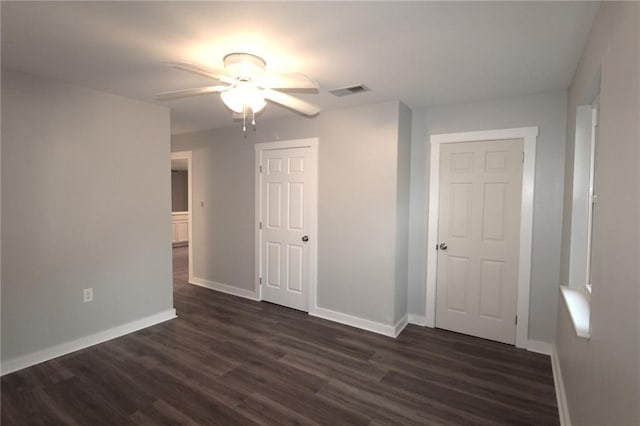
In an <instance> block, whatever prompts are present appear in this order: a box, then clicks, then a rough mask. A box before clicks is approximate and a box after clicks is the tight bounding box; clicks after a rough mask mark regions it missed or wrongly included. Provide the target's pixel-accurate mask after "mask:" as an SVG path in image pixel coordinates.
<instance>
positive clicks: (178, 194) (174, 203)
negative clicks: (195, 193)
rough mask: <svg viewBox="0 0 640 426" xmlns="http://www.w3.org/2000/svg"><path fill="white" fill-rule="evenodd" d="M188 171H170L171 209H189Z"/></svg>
mask: <svg viewBox="0 0 640 426" xmlns="http://www.w3.org/2000/svg"><path fill="white" fill-rule="evenodd" d="M188 177H189V173H188V172H186V171H184V170H172V171H171V211H174V212H186V211H188V210H189V180H188Z"/></svg>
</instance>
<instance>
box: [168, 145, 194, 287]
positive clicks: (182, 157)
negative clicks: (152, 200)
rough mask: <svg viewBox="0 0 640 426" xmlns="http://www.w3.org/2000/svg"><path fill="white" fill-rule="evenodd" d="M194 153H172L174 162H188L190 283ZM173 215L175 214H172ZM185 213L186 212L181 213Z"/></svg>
mask: <svg viewBox="0 0 640 426" xmlns="http://www.w3.org/2000/svg"><path fill="white" fill-rule="evenodd" d="M192 156H193V155H192V152H191V151H177V152H172V153H171V159H172V160H187V207H188V209H189V210H187V213H188V215H187V217H188V218H189V223H188V231H187V232H188V234H189V248H188V250H189V281H191V280H192V279H193V197H192V193H191V192H192V190H193V185H192V182H193V167H192ZM172 213H173V212H172ZM181 213H184V212H181Z"/></svg>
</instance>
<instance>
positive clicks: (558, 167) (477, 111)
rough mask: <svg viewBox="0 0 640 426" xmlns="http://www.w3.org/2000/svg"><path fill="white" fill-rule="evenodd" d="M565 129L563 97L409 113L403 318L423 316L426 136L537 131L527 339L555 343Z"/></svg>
mask: <svg viewBox="0 0 640 426" xmlns="http://www.w3.org/2000/svg"><path fill="white" fill-rule="evenodd" d="M565 125H566V92H556V93H544V94H538V95H530V96H523V97H515V98H505V99H498V100H492V101H484V102H475V103H470V104H462V105H454V106H445V107H439V108H429V109H421V110H416V111H414V112H413V136H412V138H413V140H412V146H411V212H410V239H409V313H412V314H415V315H425V302H426V301H425V299H426V295H425V280H426V258H427V212H428V201H427V200H428V198H427V190H428V188H429V179H428V173H429V171H428V164H429V148H430V147H429V142H428V140H429V136H430V135H431V134H438V133H453V132H465V131H477V130H491V129H502V128H512V127H528V126H538V127H539V130H540V132H539V135H538V143H537V152H536V179H535V200H534V212H533V253H532V271H531V295H530V297H531V298H530V318H529V339H534V340H540V341H544V342H549V343H552V342H554V340H555V327H556V307H557V298H558V285H559V284H558V274H559V268H560V260H559V259H560V234H561V226H562V197H563V177H564V150H565Z"/></svg>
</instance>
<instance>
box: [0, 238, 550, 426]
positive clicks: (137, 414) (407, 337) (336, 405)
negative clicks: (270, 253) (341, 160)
mask: <svg viewBox="0 0 640 426" xmlns="http://www.w3.org/2000/svg"><path fill="white" fill-rule="evenodd" d="M186 252H187V248H186V247H183V248H176V249H174V255H175V258H174V263H175V264H174V271H175V283H174V289H175V307H176V309H177V312H178V318H177V319H175V320H172V321H169V322H166V323H163V324H160V325H157V326H154V327H151V328H148V329H145V330H142V331H140V332H137V333H134V334H130V335H127V336H124V337H121V338H119V339H115V340H112V341H109V342H106V343H103V344H100V345H97V346H94V347H91V348H88V349H85V350H82V351H79V352H75V353H73V354H69V355H67V356H64V357H60V358H57V359H55V360H52V361H49V362H46V363H43V364H40V365H37V366H34V367H31V368H28V369H25V370H22V371H19V372H16V373H13V374H10V375H7V376H4V377H3V378H2V382H1V383H2V386H1V393H2V401H1V402H2V424H3V425H26V424H74V425H128V424H138V425H165V424H174V425H175V424H188V425H195V424H211V425H250V424H270V425H280V424H325V425H343V424H345V425H346V424H349V425H425V424H427V425H430V424H443V425H458V424H460V425H462V424H464V425H490V424H504V425H507V424H508V425H527V424H529V425H557V424H559V420H558V410H557V406H556V398H555V393H554V387H553V378H552V374H551V365H550V360H549V357H546V356H543V355H538V354H534V353H530V352H526V351H523V350H519V349H515V348H513V347H510V346H507V345H503V344H500V343H493V342H489V341H484V340H481V339H477V338H473V337H469V336H464V335H460V334H456V333H450V332H446V331H442V330H434V329H428V328H423V327H417V326H411V325H410V326H408V327H407V328H406V329H405V331H404V332H403V333H402V334H401V335H400V336H399V337H398V339H395V340H394V339H391V338H387V337H384V336H380V335H376V334H372V333H368V332H365V331H362V330H358V329H355V328H350V327H346V326H342V325H340V324H336V323H332V322H329V321H325V320H321V319H318V318H313V317H310V316H308V315H307V314H305V313H302V312H298V311H294V310H291V309H287V308H283V307H279V306H276V305H272V304H269V303H257V302H252V301H249V300H245V299H241V298H238V297H233V296H229V295H226V294H223V293H218V292H214V291H211V290H207V289H203V288H199V287H196V286H192V285H189V284H187V282H186V275H187V267H186Z"/></svg>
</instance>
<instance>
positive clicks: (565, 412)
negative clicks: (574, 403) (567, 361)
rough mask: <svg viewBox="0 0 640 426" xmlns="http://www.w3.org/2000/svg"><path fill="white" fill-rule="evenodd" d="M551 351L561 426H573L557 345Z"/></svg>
mask: <svg viewBox="0 0 640 426" xmlns="http://www.w3.org/2000/svg"><path fill="white" fill-rule="evenodd" d="M552 346H553V350H552V351H551V369H552V370H553V384H554V386H555V389H556V399H557V400H558V415H559V416H560V425H561V426H571V419H570V418H569V404H568V403H567V394H566V393H565V390H564V380H563V379H562V370H560V358H559V357H558V350H557V348H556V346H555V345H552Z"/></svg>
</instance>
